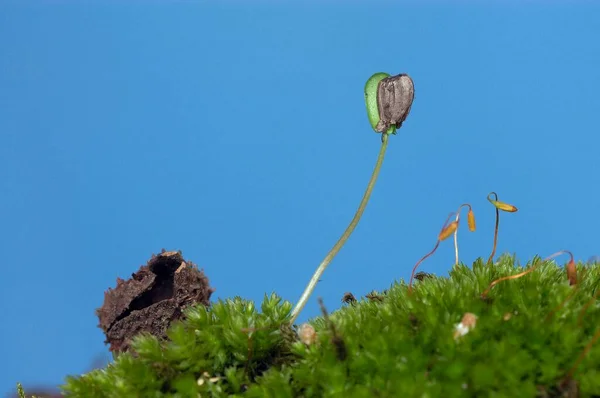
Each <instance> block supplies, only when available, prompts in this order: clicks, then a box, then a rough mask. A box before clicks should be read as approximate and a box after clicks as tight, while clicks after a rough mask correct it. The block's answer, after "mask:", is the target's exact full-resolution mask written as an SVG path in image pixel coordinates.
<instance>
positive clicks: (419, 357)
mask: <svg viewBox="0 0 600 398" xmlns="http://www.w3.org/2000/svg"><path fill="white" fill-rule="evenodd" d="M539 261H541V260H540V259H537V258H536V259H534V262H533V263H538V262H539ZM513 262H514V259H513V258H511V257H508V256H503V257H501V258H500V259H499V260H498V262H497V263H496V264H495V265H493V266H489V267H488V266H486V265H485V264H484V263H483V262H482V261H481V260H478V261H477V262H475V263H474V264H473V267H472V268H469V267H466V266H464V265H460V266H454V267H453V269H452V270H451V271H450V273H449V276H448V277H433V278H425V279H424V280H423V281H421V282H417V283H416V284H415V286H414V289H413V291H412V294H410V295H409V294H408V291H407V285H406V283H404V282H399V283H394V284H393V285H392V286H391V287H390V288H389V289H387V290H386V291H384V292H383V293H379V295H380V296H381V298H382V300H381V301H378V300H368V299H362V300H359V301H358V302H357V303H355V304H351V305H347V306H344V307H342V308H341V309H339V310H338V311H335V312H333V313H332V314H330V316H329V318H330V322H332V323H333V325H334V326H335V331H336V334H337V335H338V337H340V338H341V340H342V341H343V345H344V347H345V349H346V353H347V355H346V357H345V358H344V359H340V355H339V347H338V346H336V342H335V341H334V339H333V332H332V328H331V327H330V325H328V324H327V322H326V321H325V319H324V318H321V317H319V318H315V319H313V320H311V322H310V323H311V324H312V325H313V326H314V327H315V330H316V332H317V341H316V343H314V344H312V345H310V346H306V345H305V344H303V343H302V342H300V341H299V340H298V338H297V337H296V334H295V333H294V332H293V330H292V329H291V328H290V327H289V326H287V324H288V321H289V318H290V312H291V308H292V306H291V304H290V303H289V302H284V301H282V300H281V299H280V298H279V297H277V296H276V295H274V294H273V295H271V296H268V297H267V296H265V299H264V301H263V303H262V305H261V308H260V311H258V309H257V308H256V307H255V305H254V304H253V303H252V302H249V301H245V300H242V299H241V298H234V299H231V300H225V301H219V302H217V303H215V304H214V305H212V307H211V308H205V307H203V306H198V307H192V308H188V310H187V313H186V315H187V317H186V320H185V321H183V322H181V323H178V324H176V325H173V327H172V328H171V329H170V333H169V340H168V341H166V342H159V341H158V340H157V339H156V338H154V337H152V336H148V335H142V336H139V337H138V338H137V339H136V340H135V342H134V345H133V347H134V349H135V352H136V354H135V355H132V354H123V355H120V356H118V357H117V358H116V359H115V361H114V363H112V364H110V365H108V366H107V367H106V368H105V369H101V370H94V371H92V372H90V373H88V374H85V375H83V376H78V377H69V378H68V379H67V382H66V384H65V385H64V386H63V387H62V388H63V391H64V393H65V394H66V395H67V396H72V397H86V398H87V397H90V398H92V397H134V396H138V397H141V396H143V397H163V396H169V397H197V396H199V395H198V394H200V396H202V397H209V396H215V397H225V396H240V397H241V396H243V397H278V398H279V397H321V396H330V397H338V396H339V397H417V396H418V397H441V396H443V397H468V396H474V397H475V396H477V397H481V396H494V397H517V396H518V397H527V396H529V397H533V396H536V394H539V396H558V395H556V394H558V390H559V384H560V383H561V382H562V381H563V380H564V379H565V376H566V375H567V373H568V371H569V369H570V368H571V367H572V366H573V365H574V363H575V361H576V360H577V358H578V357H579V356H580V354H581V353H582V352H583V350H584V347H585V346H586V344H588V343H589V341H590V340H591V338H592V336H593V335H594V333H595V332H596V329H597V328H598V325H600V310H599V309H598V307H597V306H596V305H592V306H590V307H589V308H588V310H587V311H586V312H585V316H584V317H583V322H582V324H581V325H580V324H579V323H578V317H579V315H580V312H581V309H582V308H583V306H584V305H585V304H586V303H587V302H588V301H589V300H590V299H591V298H592V297H593V295H594V294H595V289H596V286H598V281H599V280H600V267H599V266H598V265H593V266H588V267H585V268H587V269H586V271H587V272H586V273H585V275H584V277H583V278H582V280H581V281H580V283H579V285H577V290H576V293H575V294H574V295H573V297H572V298H571V299H570V300H569V301H568V302H567V303H566V304H565V306H564V307H562V309H560V310H559V311H557V312H556V313H554V314H553V315H552V316H550V317H549V314H550V313H551V312H552V311H553V310H554V309H555V308H556V307H557V306H559V305H560V304H561V302H563V300H564V299H565V298H566V297H567V296H568V295H569V294H570V293H571V292H573V289H574V287H572V286H569V283H568V280H567V277H566V272H565V271H564V269H563V268H561V267H559V266H557V265H556V263H554V262H546V263H544V264H541V265H540V266H539V267H538V268H537V269H536V270H535V271H534V272H532V273H530V274H527V275H525V276H524V277H522V278H519V279H514V280H508V281H504V282H501V283H499V284H497V285H496V286H494V287H493V288H492V290H491V291H490V293H489V295H488V299H486V300H483V299H482V298H481V292H482V291H484V290H485V289H486V288H487V287H488V286H489V284H490V282H492V281H493V280H495V279H497V278H500V277H503V276H508V275H513V274H516V273H518V272H521V271H522V270H524V269H525V268H523V267H518V266H514V265H513ZM531 265H532V264H529V265H528V266H531ZM583 268H584V266H583V265H582V264H579V265H578V270H579V271H580V275H581V270H582V269H583ZM330 306H331V304H330ZM465 313H473V314H475V315H477V317H478V318H477V323H476V326H475V327H474V328H473V329H471V330H470V331H469V332H468V333H467V334H465V335H464V336H462V337H459V338H455V337H454V330H455V326H456V324H458V323H459V322H460V321H461V319H462V317H463V315H464V314H465ZM508 314H510V316H509V315H508ZM338 345H339V343H338ZM598 363H600V347H594V348H592V350H591V351H590V352H589V353H588V354H587V355H586V356H585V358H584V359H583V361H582V362H581V363H580V365H579V366H578V367H577V369H576V372H575V373H574V380H575V381H576V382H577V384H578V385H579V389H580V394H581V396H591V395H594V394H596V395H597V394H600V374H599V372H598V370H597V369H598V366H597V364H598ZM545 394H546V395H545Z"/></svg>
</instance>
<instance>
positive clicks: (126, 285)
mask: <svg viewBox="0 0 600 398" xmlns="http://www.w3.org/2000/svg"><path fill="white" fill-rule="evenodd" d="M213 292H214V289H212V288H211V287H210V286H209V282H208V278H207V277H206V276H205V275H204V273H203V272H202V271H201V270H199V269H198V267H197V266H196V265H195V264H193V263H191V262H186V261H184V259H183V257H182V255H181V253H180V252H175V251H171V252H167V251H164V249H163V251H162V253H161V254H159V255H157V256H156V255H152V258H150V260H149V261H148V263H147V264H146V265H143V266H141V267H140V269H139V270H138V271H137V272H136V273H134V274H132V275H131V278H129V279H127V280H123V279H120V278H117V287H116V288H114V289H110V288H109V289H108V290H107V291H106V292H105V293H104V304H103V305H102V307H100V308H98V309H97V310H96V315H97V316H98V319H99V320H100V323H99V325H98V326H99V327H100V328H101V329H102V330H103V331H104V334H105V336H106V341H105V343H107V344H110V350H111V351H112V352H124V351H127V350H128V349H129V344H130V342H131V339H132V337H134V336H136V335H137V334H139V333H141V332H148V333H151V334H152V335H154V336H157V337H159V338H165V337H166V336H165V332H166V330H167V328H168V327H169V325H170V324H171V323H172V322H173V321H176V320H179V319H181V318H182V316H183V313H182V310H183V309H184V308H185V307H187V306H188V305H190V304H197V303H201V304H204V305H206V306H208V305H210V296H211V294H212V293H213Z"/></svg>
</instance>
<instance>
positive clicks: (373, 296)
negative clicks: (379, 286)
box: [365, 291, 383, 303]
mask: <svg viewBox="0 0 600 398" xmlns="http://www.w3.org/2000/svg"><path fill="white" fill-rule="evenodd" d="M365 297H366V298H368V299H369V300H371V301H378V302H380V303H381V302H382V301H383V296H380V295H379V294H377V293H376V292H375V291H372V292H371V293H369V294H367V295H366V296H365Z"/></svg>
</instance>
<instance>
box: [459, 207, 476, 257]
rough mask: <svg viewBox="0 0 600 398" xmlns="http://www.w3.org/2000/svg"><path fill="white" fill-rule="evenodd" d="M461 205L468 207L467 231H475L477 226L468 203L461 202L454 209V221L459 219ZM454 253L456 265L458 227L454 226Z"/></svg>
mask: <svg viewBox="0 0 600 398" xmlns="http://www.w3.org/2000/svg"><path fill="white" fill-rule="evenodd" d="M463 207H468V208H469V212H468V213H467V224H468V225H469V231H471V232H475V229H476V228H477V227H476V225H475V213H473V209H472V208H471V205H470V204H468V203H463V204H462V205H460V206H459V207H458V210H457V211H456V219H455V220H454V221H456V223H458V222H459V221H460V211H461V209H462V208H463ZM454 253H455V255H456V264H457V265H458V228H456V230H455V231H454Z"/></svg>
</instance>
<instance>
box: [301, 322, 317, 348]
mask: <svg viewBox="0 0 600 398" xmlns="http://www.w3.org/2000/svg"><path fill="white" fill-rule="evenodd" d="M298 337H300V341H302V342H303V343H304V344H306V345H312V344H314V343H315V342H316V341H317V332H316V331H315V328H314V327H313V326H312V325H311V324H309V323H303V324H302V326H300V329H299V330H298Z"/></svg>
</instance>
